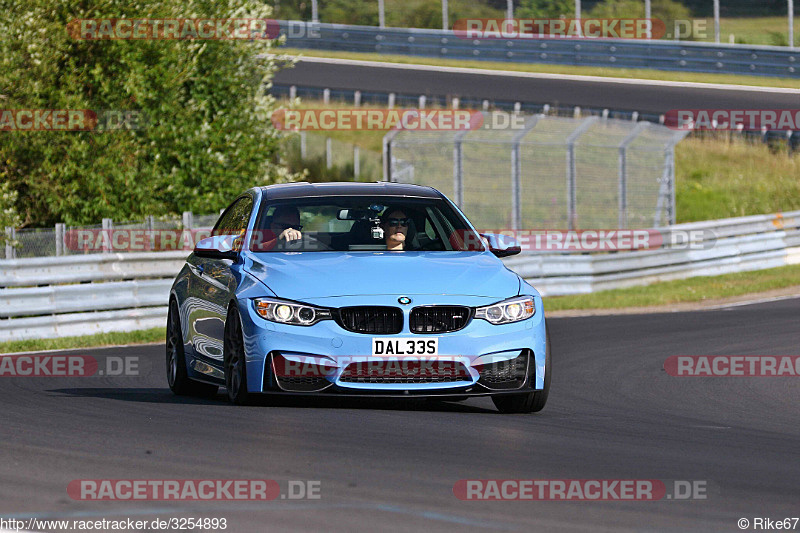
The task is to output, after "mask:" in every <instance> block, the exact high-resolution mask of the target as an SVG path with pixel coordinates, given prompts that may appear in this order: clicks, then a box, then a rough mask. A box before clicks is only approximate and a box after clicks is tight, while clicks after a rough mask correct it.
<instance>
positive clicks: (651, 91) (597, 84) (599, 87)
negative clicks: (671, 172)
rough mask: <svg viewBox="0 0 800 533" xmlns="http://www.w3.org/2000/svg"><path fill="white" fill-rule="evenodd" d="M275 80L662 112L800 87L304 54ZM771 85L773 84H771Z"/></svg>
mask: <svg viewBox="0 0 800 533" xmlns="http://www.w3.org/2000/svg"><path fill="white" fill-rule="evenodd" d="M273 81H274V83H275V84H278V85H297V86H302V87H317V88H323V89H324V88H330V89H349V90H355V89H358V90H361V91H373V92H385V93H389V92H397V93H402V94H425V95H451V96H459V97H461V98H481V99H484V98H485V99H489V100H498V101H511V102H514V101H520V102H530V103H537V104H551V105H558V106H584V107H591V108H599V109H604V108H608V109H619V110H629V111H638V112H640V113H664V112H666V111H669V110H670V109H753V108H754V103H755V107H756V108H758V109H795V108H797V107H798V103H800V91H797V90H791V89H787V90H785V91H782V92H766V91H763V90H758V89H757V88H754V89H746V88H733V89H731V88H718V87H715V86H709V87H697V86H696V84H686V86H680V85H678V84H672V85H670V84H663V83H658V82H648V81H646V80H631V82H628V83H624V82H609V81H607V80H605V81H598V80H591V79H585V78H583V79H575V78H574V77H558V76H552V77H547V78H531V77H524V76H517V75H509V76H505V75H498V74H496V73H492V72H491V71H487V72H486V73H484V74H473V73H456V72H440V71H437V70H435V69H432V68H430V67H429V68H427V69H416V70H415V69H414V68H413V67H410V66H408V65H406V66H404V68H402V67H386V66H380V67H376V66H375V65H374V64H361V65H359V64H358V62H357V61H356V62H341V63H328V62H324V63H323V62H320V60H319V59H317V58H308V59H307V60H303V61H300V62H298V63H297V65H296V66H295V67H294V68H288V69H283V70H281V71H279V72H278V73H277V74H276V75H275V78H274V80H273ZM773 90H774V89H773Z"/></svg>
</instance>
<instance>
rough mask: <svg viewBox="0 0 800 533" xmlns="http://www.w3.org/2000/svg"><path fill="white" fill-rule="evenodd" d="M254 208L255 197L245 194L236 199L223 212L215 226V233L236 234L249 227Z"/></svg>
mask: <svg viewBox="0 0 800 533" xmlns="http://www.w3.org/2000/svg"><path fill="white" fill-rule="evenodd" d="M252 210H253V199H252V198H250V197H249V196H243V197H241V198H239V199H238V200H236V201H235V202H234V203H233V204H231V206H230V207H228V209H227V210H225V213H223V215H222V217H220V219H219V220H218V221H217V225H216V226H214V231H213V232H212V234H213V235H236V234H238V233H241V232H242V231H244V230H246V229H247V223H248V222H249V220H250V212H251V211H252Z"/></svg>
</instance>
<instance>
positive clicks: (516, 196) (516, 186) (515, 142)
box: [511, 115, 539, 230]
mask: <svg viewBox="0 0 800 533" xmlns="http://www.w3.org/2000/svg"><path fill="white" fill-rule="evenodd" d="M538 122H539V116H538V115H534V116H532V117H530V118H529V119H528V122H526V124H525V127H524V128H523V129H522V130H521V131H518V132H517V133H515V134H514V137H512V139H511V142H512V145H511V227H512V229H514V230H519V229H521V228H522V151H521V149H520V144H521V143H522V139H523V138H524V137H525V136H526V135H527V134H528V132H530V131H531V130H532V129H533V128H535V127H536V124H537V123H538Z"/></svg>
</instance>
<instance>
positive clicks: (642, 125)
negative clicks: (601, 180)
mask: <svg viewBox="0 0 800 533" xmlns="http://www.w3.org/2000/svg"><path fill="white" fill-rule="evenodd" d="M649 126H650V123H649V122H638V123H637V124H636V126H635V127H634V128H633V130H631V132H630V133H629V134H628V135H627V136H626V137H625V138H624V139H623V140H622V142H620V143H619V191H618V196H619V213H618V216H617V227H618V228H620V229H624V228H627V227H628V146H630V144H631V143H632V142H633V141H634V139H636V137H638V136H639V134H640V133H642V132H643V131H644V130H646V129H647V128H648V127H649Z"/></svg>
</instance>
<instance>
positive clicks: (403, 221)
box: [386, 218, 411, 227]
mask: <svg viewBox="0 0 800 533" xmlns="http://www.w3.org/2000/svg"><path fill="white" fill-rule="evenodd" d="M409 221H411V219H410V218H388V219H386V224H387V225H388V226H394V227H398V226H408V223H409Z"/></svg>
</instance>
